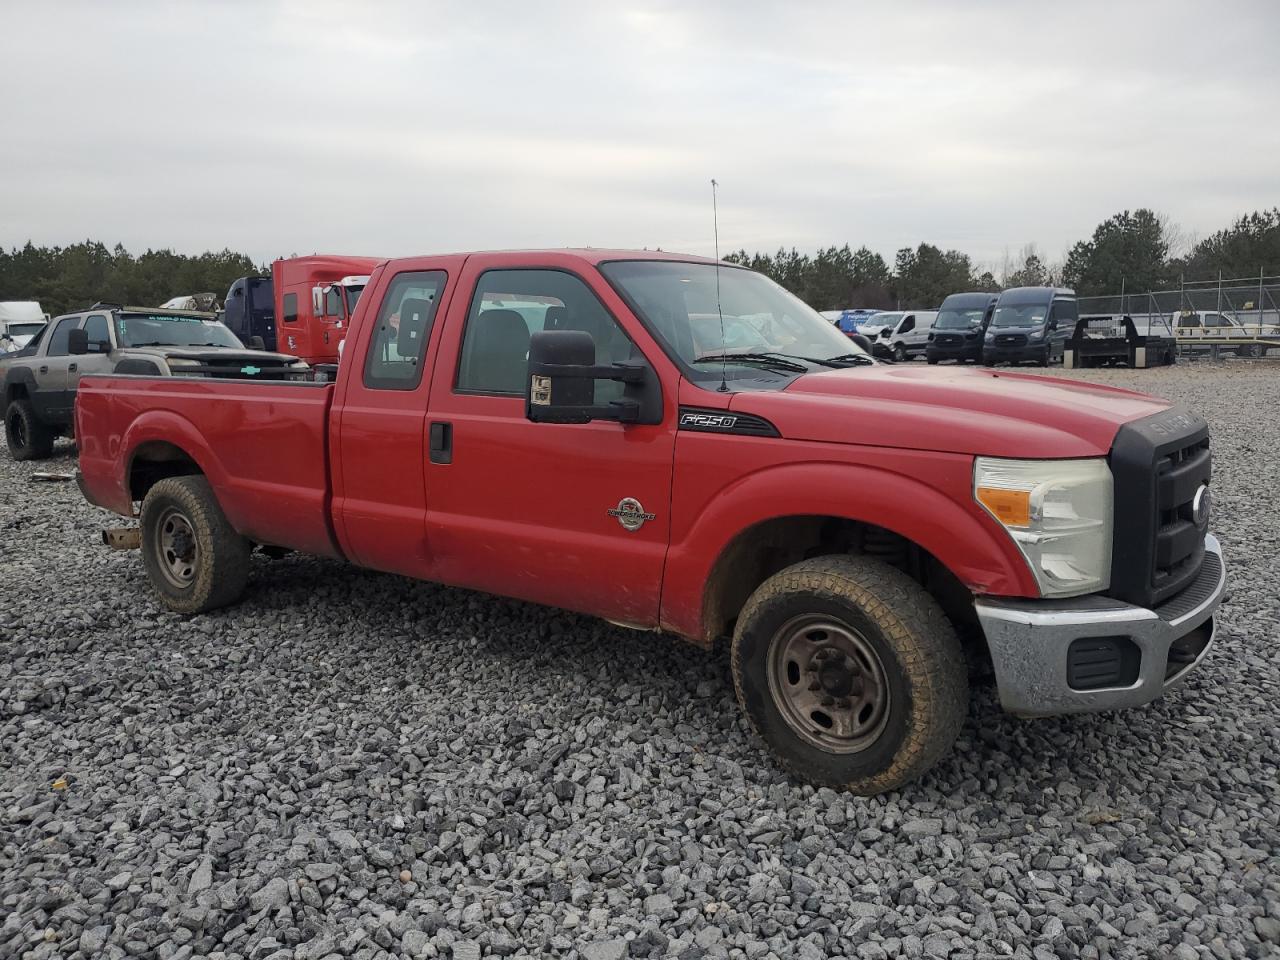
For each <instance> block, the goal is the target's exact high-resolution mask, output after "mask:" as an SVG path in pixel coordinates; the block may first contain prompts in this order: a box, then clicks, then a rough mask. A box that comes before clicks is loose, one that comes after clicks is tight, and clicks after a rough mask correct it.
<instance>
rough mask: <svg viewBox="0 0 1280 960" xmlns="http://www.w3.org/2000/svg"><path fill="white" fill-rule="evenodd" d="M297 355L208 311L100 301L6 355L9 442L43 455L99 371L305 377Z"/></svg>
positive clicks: (19, 454)
mask: <svg viewBox="0 0 1280 960" xmlns="http://www.w3.org/2000/svg"><path fill="white" fill-rule="evenodd" d="M307 370H308V368H307V365H306V364H305V363H303V362H302V361H300V360H298V359H297V358H296V357H289V356H284V355H282V354H278V353H262V352H259V351H257V350H248V349H246V348H245V346H244V344H242V343H241V342H240V341H239V340H237V339H236V338H235V336H233V335H232V333H231V331H230V330H228V329H227V328H226V327H225V326H223V325H222V324H221V323H219V322H218V321H216V320H214V319H213V318H212V317H211V316H210V315H209V314H206V313H193V312H190V311H185V310H163V309H161V308H159V307H121V306H118V305H115V304H102V303H100V304H97V305H95V306H93V307H91V308H90V309H88V310H85V311H83V312H81V313H72V314H67V315H65V316H61V317H57V318H56V319H54V320H53V321H52V322H51V323H50V324H49V326H48V327H47V328H45V330H43V331H41V333H40V334H38V335H37V338H36V340H35V342H33V343H31V344H29V345H28V347H27V349H25V350H23V351H22V352H20V353H16V354H10V355H7V356H2V357H0V400H3V409H4V427H5V440H6V442H7V443H8V447H9V455H10V456H11V457H13V459H15V460H38V459H43V458H44V457H47V456H49V455H50V454H51V453H52V452H53V443H54V440H56V439H57V438H58V437H60V436H64V435H68V434H69V433H70V431H71V427H72V409H73V406H74V403H75V398H76V390H77V388H78V386H79V384H80V378H81V377H83V376H85V375H88V374H94V373H116V374H143V375H155V376H208V377H218V378H228V377H231V378H238V377H249V376H258V375H262V376H263V377H279V376H303V375H305V374H306V373H307Z"/></svg>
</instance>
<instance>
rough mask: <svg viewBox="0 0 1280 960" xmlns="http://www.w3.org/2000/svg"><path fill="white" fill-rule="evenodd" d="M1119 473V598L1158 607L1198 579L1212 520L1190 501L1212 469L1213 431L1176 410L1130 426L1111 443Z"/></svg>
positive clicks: (1114, 576) (1115, 559)
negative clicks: (1201, 515) (1198, 514)
mask: <svg viewBox="0 0 1280 960" xmlns="http://www.w3.org/2000/svg"><path fill="white" fill-rule="evenodd" d="M1110 459H1111V473H1112V476H1113V477H1114V478H1115V543H1114V546H1113V550H1112V564H1111V590H1110V593H1111V595H1112V596H1113V597H1116V598H1117V599H1119V600H1125V601H1127V602H1129V603H1136V604H1139V605H1140V606H1144V607H1153V606H1156V605H1157V604H1160V603H1163V602H1164V601H1166V600H1168V599H1169V598H1170V597H1172V596H1174V595H1175V594H1176V593H1178V592H1179V591H1180V590H1182V589H1184V588H1185V587H1187V586H1188V585H1190V584H1191V583H1192V581H1194V580H1195V579H1196V575H1197V574H1198V573H1200V567H1201V563H1202V561H1203V560H1204V537H1205V534H1206V533H1207V532H1208V518H1207V517H1205V518H1202V520H1201V522H1200V523H1197V522H1196V520H1195V517H1194V516H1193V515H1192V504H1193V502H1194V500H1195V496H1196V493H1197V491H1198V490H1199V489H1200V488H1201V486H1203V485H1204V484H1207V483H1208V482H1209V479H1210V477H1211V475H1212V471H1213V461H1212V456H1211V454H1210V452H1209V428H1208V425H1207V424H1205V422H1204V421H1203V420H1201V419H1200V418H1199V417H1198V416H1196V415H1195V414H1193V413H1191V412H1190V411H1189V410H1186V409H1185V408H1183V407H1175V408H1173V409H1172V410H1166V411H1165V412H1163V413H1159V414H1156V415H1155V416H1153V417H1147V418H1145V419H1143V420H1136V421H1134V422H1133V423H1128V424H1125V425H1124V426H1123V427H1121V428H1120V430H1119V432H1117V434H1116V439H1115V443H1114V444H1113V445H1112V448H1111V458H1110Z"/></svg>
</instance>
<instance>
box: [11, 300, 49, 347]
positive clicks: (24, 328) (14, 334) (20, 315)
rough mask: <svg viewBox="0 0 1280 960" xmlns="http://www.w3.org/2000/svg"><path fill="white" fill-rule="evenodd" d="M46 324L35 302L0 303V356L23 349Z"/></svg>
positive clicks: (43, 314)
mask: <svg viewBox="0 0 1280 960" xmlns="http://www.w3.org/2000/svg"><path fill="white" fill-rule="evenodd" d="M48 322H49V320H48V317H46V316H45V313H44V310H42V309H41V307H40V304H39V303H37V302H36V301H35V300H6V301H4V302H0V354H5V353H15V352H17V351H18V350H21V349H23V348H24V347H26V346H27V344H29V343H30V342H31V338H32V337H34V336H35V335H36V334H37V333H39V332H40V331H41V330H43V329H44V325H45V324H46V323H48Z"/></svg>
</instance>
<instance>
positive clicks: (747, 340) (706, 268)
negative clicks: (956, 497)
mask: <svg viewBox="0 0 1280 960" xmlns="http://www.w3.org/2000/svg"><path fill="white" fill-rule="evenodd" d="M600 271H601V272H602V273H603V274H604V275H605V276H606V277H607V278H608V279H609V280H610V282H612V283H613V284H614V285H615V286H616V287H617V288H618V290H619V292H621V294H622V295H623V297H624V298H625V299H626V300H627V302H628V303H629V304H630V306H631V307H632V309H633V310H635V312H636V314H637V315H638V316H639V317H640V319H642V320H643V321H644V322H645V324H646V325H647V326H648V327H649V329H650V330H651V331H653V333H654V334H655V335H656V336H658V337H659V338H660V339H661V340H662V341H663V342H664V343H665V344H666V346H667V348H668V351H669V352H670V353H671V354H672V355H673V356H675V357H676V358H678V359H679V360H681V361H682V362H683V365H684V366H685V367H686V372H687V373H688V375H689V377H690V378H691V379H694V380H697V381H700V382H701V381H709V380H712V379H715V380H719V379H720V376H721V368H720V366H718V365H713V364H707V363H703V364H702V365H701V366H694V365H695V364H697V363H698V362H699V361H700V360H707V359H709V358H715V357H719V356H721V355H728V356H729V360H728V364H727V368H726V369H725V370H724V375H725V376H726V377H727V378H729V379H735V378H737V379H760V378H762V377H765V378H774V379H782V378H787V379H789V378H790V377H791V376H794V375H795V373H796V364H794V363H793V364H791V368H792V369H791V370H790V371H787V370H785V369H784V368H782V367H781V366H779V367H777V368H770V367H766V366H762V365H760V364H756V363H752V364H750V365H748V364H746V363H745V362H742V363H738V364H735V363H734V362H733V360H732V356H733V355H734V354H751V355H754V356H756V357H759V356H761V355H764V354H772V355H781V356H782V357H786V358H791V359H792V360H807V361H810V362H811V363H812V364H813V365H814V366H815V367H822V366H826V365H828V364H826V363H825V361H829V360H835V359H838V358H847V357H850V356H851V355H853V356H857V357H859V358H861V359H863V360H866V359H869V358H866V356H865V354H864V353H863V351H862V350H860V349H859V348H858V346H857V345H856V344H854V343H852V342H850V340H849V338H848V337H846V336H844V334H842V333H840V331H839V330H837V329H836V328H835V327H833V326H832V325H831V324H830V323H828V322H827V321H826V320H824V319H822V316H821V315H820V314H819V313H818V312H817V311H816V310H814V309H813V308H812V307H809V306H807V305H806V304H805V303H804V302H803V301H801V300H800V299H798V298H797V297H795V296H793V295H792V294H790V293H788V292H787V291H786V290H784V289H783V288H782V287H780V286H778V285H777V284H776V283H774V282H773V281H772V280H770V279H768V278H767V277H765V276H763V275H761V274H759V273H753V272H752V271H750V270H743V269H741V268H739V267H729V266H723V267H721V268H720V270H719V274H720V276H719V300H718V303H719V309H717V296H716V290H717V278H716V267H715V265H714V264H710V263H679V262H676V261H660V260H626V261H617V262H614V263H606V264H601V266H600ZM722 315H723V317H724V334H723V337H722V336H721V332H720V317H721V316H722ZM840 365H843V364H840ZM799 369H800V372H804V370H805V369H807V368H806V367H804V366H801V367H800V368H799Z"/></svg>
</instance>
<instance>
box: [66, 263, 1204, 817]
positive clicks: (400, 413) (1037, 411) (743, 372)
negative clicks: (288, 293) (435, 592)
mask: <svg viewBox="0 0 1280 960" xmlns="http://www.w3.org/2000/svg"><path fill="white" fill-rule="evenodd" d="M512 304H517V305H519V309H518V310H517V309H513V308H512V306H511V305H512ZM532 304H537V305H538V307H537V308H536V309H535V308H533V307H532V306H531V305H532ZM720 314H723V315H724V317H725V319H726V321H727V323H726V327H727V326H730V325H731V324H732V321H733V320H741V321H747V322H749V323H750V324H751V326H752V328H753V329H755V330H756V331H759V332H760V333H761V334H762V335H763V336H764V337H766V338H770V337H772V336H775V335H776V336H777V337H778V339H776V340H774V339H767V342H766V343H765V344H763V345H761V346H759V347H753V349H751V350H750V351H749V352H741V353H735V352H732V351H730V350H710V351H709V350H707V349H706V343H705V339H704V338H705V337H706V336H708V335H710V334H709V332H708V330H707V329H706V326H707V325H706V324H704V322H703V319H702V318H705V317H708V316H711V315H716V316H717V317H718V316H719V315H720ZM748 318H750V319H749V320H748ZM766 321H768V322H766ZM695 328H697V329H696V332H695ZM774 332H776V334H775V333H774ZM348 337H349V342H348V344H347V347H346V351H345V358H344V360H343V362H342V364H341V365H340V366H339V369H338V371H337V379H336V382H335V383H325V384H319V383H285V382H279V383H256V382H250V381H235V382H227V381H218V380H193V379H181V378H162V377H154V378H149V377H113V376H98V377H87V378H85V380H84V381H83V383H82V386H81V389H80V395H79V397H78V399H77V403H76V431H77V435H78V437H79V439H80V471H79V477H78V479H79V483H80V487H81V489H82V491H83V493H84V496H85V497H86V498H87V499H88V500H89V501H90V502H92V503H94V504H97V505H99V506H101V507H105V508H106V509H108V510H111V511H114V512H115V513H118V514H120V515H122V516H125V517H135V516H136V517H138V518H139V520H140V525H139V527H135V528H131V529H132V531H133V534H132V538H134V539H136V540H138V541H139V542H140V546H141V552H142V564H143V566H144V568H145V569H146V572H147V576H148V578H149V580H150V581H151V584H152V586H153V588H154V590H155V592H156V594H157V596H158V597H159V599H160V602H161V603H162V604H163V605H164V606H166V607H168V608H169V609H171V610H174V611H177V612H180V613H183V614H196V613H200V612H201V611H205V610H211V609H214V608H216V607H221V606H224V605H227V604H230V603H234V602H236V601H237V600H238V599H239V598H240V597H241V596H242V594H243V593H244V591H245V588H246V584H247V582H248V579H249V576H250V569H251V566H252V564H251V562H250V557H251V554H252V552H253V550H254V548H255V546H261V547H264V548H265V551H264V552H268V553H273V554H274V553H279V552H280V551H282V550H289V549H292V550H297V551H302V552H305V553H310V554H316V555H320V556H325V557H332V558H336V559H345V560H348V561H351V562H353V563H356V564H359V565H361V566H364V567H369V568H373V569H376V570H383V571H388V572H391V573H398V574H403V575H406V576H410V577H415V578H419V579H423V580H433V581H438V582H442V583H446V584H452V585H456V586H462V587H467V588H471V589H476V590H483V591H488V592H491V593H497V594H503V595H507V596H511V597H517V598H521V599H524V600H529V601H534V602H537V603H542V604H547V605H551V606H557V607H564V608H568V609H570V610H575V611H578V612H581V613H585V614H590V615H593V616H597V617H602V618H604V619H607V620H609V621H612V622H613V623H616V624H619V625H622V626H625V627H631V628H635V629H639V630H665V631H669V632H671V633H674V634H677V635H679V636H681V637H684V638H686V639H688V640H691V641H693V642H694V643H697V644H701V645H703V646H705V647H707V648H711V647H712V646H713V645H714V644H715V643H716V641H717V640H720V639H721V638H731V640H730V656H731V659H732V672H733V677H734V684H735V687H736V690H737V694H738V698H739V701H740V702H741V704H742V707H743V709H744V710H745V712H746V714H747V716H748V718H749V719H750V721H751V723H752V725H753V726H754V727H755V729H756V730H757V731H758V733H759V735H760V736H761V737H762V738H763V740H764V741H765V743H767V744H768V746H769V747H770V748H771V749H772V751H773V752H774V754H775V755H776V756H777V757H778V758H779V760H780V761H781V763H782V764H784V765H785V766H786V767H787V768H789V769H790V770H791V771H793V772H794V773H795V774H797V775H798V776H800V777H803V778H806V779H808V780H810V781H812V782H815V783H821V784H830V785H835V786H840V787H844V788H847V789H849V790H851V791H854V792H856V793H860V794H874V793H878V792H881V791H884V790H890V789H894V788H896V787H899V786H901V785H903V784H905V783H907V782H909V781H911V780H912V779H914V778H916V777H918V776H920V775H921V774H923V773H924V772H925V771H926V770H928V769H929V768H930V767H931V766H932V765H933V764H934V763H935V762H936V761H937V760H938V759H939V758H940V757H941V756H943V754H945V753H946V752H947V751H948V749H949V748H950V747H951V745H952V743H953V741H954V740H955V738H956V736H957V733H958V731H959V729H960V728H961V726H962V725H963V722H964V718H965V714H966V711H967V709H968V697H969V669H968V665H969V664H973V665H975V666H981V665H982V664H984V663H986V664H989V665H990V667H991V668H992V669H993V672H994V676H995V682H996V685H997V687H998V690H999V697H1000V701H1001V703H1002V704H1003V705H1004V707H1005V709H1007V710H1009V711H1011V712H1013V713H1015V714H1019V715H1024V716H1043V715H1051V714H1064V713H1076V712H1086V711H1097V710H1110V709H1113V708H1118V707H1129V706H1136V705H1139V704H1143V703H1147V702H1149V701H1151V700H1153V699H1155V698H1157V697H1159V696H1160V695H1161V694H1163V693H1164V692H1165V691H1167V690H1169V689H1171V688H1173V687H1176V686H1177V685H1178V684H1180V683H1181V682H1182V681H1183V680H1185V679H1186V677H1187V676H1188V674H1189V673H1190V672H1191V671H1192V670H1193V669H1194V668H1195V667H1196V666H1197V665H1198V664H1199V663H1201V662H1202V660H1203V659H1204V658H1205V656H1206V655H1207V654H1208V652H1209V650H1210V648H1211V646H1212V643H1213V639H1214V630H1215V614H1216V611H1217V609H1218V606H1219V603H1220V601H1221V598H1222V594H1223V590H1224V586H1225V568H1224V565H1223V561H1222V551H1221V548H1220V547H1219V545H1218V542H1217V540H1216V539H1215V538H1214V537H1213V536H1212V535H1211V534H1210V533H1209V532H1208V528H1209V519H1210V504H1211V496H1210V480H1211V455H1210V450H1209V432H1208V427H1207V426H1206V424H1205V422H1204V421H1203V420H1202V419H1200V418H1199V417H1198V416H1196V415H1195V414H1194V413H1192V412H1191V411H1190V410H1187V409H1185V408H1182V407H1171V406H1170V405H1169V404H1168V403H1167V402H1165V401H1162V400H1158V399H1155V398H1151V397H1146V396H1143V395H1141V394H1137V393H1131V392H1128V391H1124V390H1116V389H1110V388H1105V387H1098V386H1093V385H1089V384H1083V383H1076V382H1066V381H1056V380H1047V379H1043V378H1040V377H1035V376H1023V375H1018V374H1016V373H1012V372H1007V371H999V372H994V371H988V370H975V369H963V368H957V367H947V368H931V367H926V366H923V365H921V366H918V367H914V368H913V367H910V366H903V365H888V364H881V363H878V362H876V361H874V360H872V359H871V358H870V357H868V356H867V355H866V354H865V353H864V352H863V351H861V350H859V349H857V347H856V346H854V345H853V344H852V343H851V342H850V340H849V339H848V338H847V337H845V336H844V335H843V334H842V333H840V332H839V331H838V330H836V329H835V328H834V327H832V326H831V325H830V324H829V323H827V322H826V321H825V320H823V319H822V318H821V317H820V316H819V315H818V314H817V313H815V312H814V311H812V310H811V309H810V308H809V307H807V306H805V305H804V304H803V303H802V302H800V301H799V300H798V299H796V298H795V297H794V296H792V295H791V294H789V293H787V292H786V291H785V290H783V289H782V288H781V287H779V286H778V285H776V284H774V283H773V282H772V281H770V280H769V279H767V278H765V277H763V276H761V275H760V274H757V273H754V272H752V271H750V270H747V269H744V268H739V267H736V266H731V265H729V264H724V263H716V262H714V261H709V260H705V259H698V258H692V257H680V256H677V255H672V254H662V253H652V252H644V253H641V252H630V251H625V252H611V251H605V250H581V251H549V252H539V251H523V252H510V253H476V254H457V255H451V256H433V257H416V258H409V259H403V260H391V261H386V262H384V263H381V264H379V265H378V266H377V267H375V268H374V270H373V272H372V276H371V277H370V282H369V287H368V289H367V291H366V292H365V294H364V296H363V298H362V299H361V302H360V305H359V307H358V308H357V310H356V314H355V317H354V318H353V322H352V325H351V328H350V332H349V335H348ZM784 337H785V338H786V339H785V341H784V339H783V338H784ZM108 533H109V534H111V535H113V539H115V540H116V541H117V542H120V541H127V540H128V539H129V538H128V537H126V536H125V535H124V534H122V533H121V532H120V531H118V530H117V531H108Z"/></svg>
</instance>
